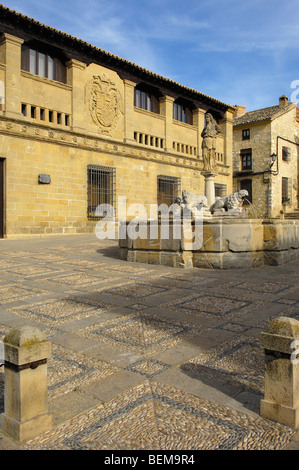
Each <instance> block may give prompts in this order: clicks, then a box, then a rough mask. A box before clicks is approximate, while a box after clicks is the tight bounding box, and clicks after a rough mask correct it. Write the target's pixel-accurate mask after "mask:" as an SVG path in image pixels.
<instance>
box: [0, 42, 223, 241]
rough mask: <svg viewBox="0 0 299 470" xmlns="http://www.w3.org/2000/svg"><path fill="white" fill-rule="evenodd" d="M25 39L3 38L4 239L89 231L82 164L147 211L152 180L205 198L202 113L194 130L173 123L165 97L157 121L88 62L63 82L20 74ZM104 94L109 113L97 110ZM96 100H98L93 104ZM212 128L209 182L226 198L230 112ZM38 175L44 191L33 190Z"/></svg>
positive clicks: (0, 142) (130, 88) (130, 85)
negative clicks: (172, 180) (46, 180)
mask: <svg viewBox="0 0 299 470" xmlns="http://www.w3.org/2000/svg"><path fill="white" fill-rule="evenodd" d="M22 42H23V41H22V40H21V39H18V38H15V37H14V36H12V35H10V34H4V35H3V36H2V38H1V40H0V81H1V82H2V83H4V84H5V92H6V95H5V97H4V98H5V99H4V101H3V104H2V105H1V108H0V149H1V153H0V158H1V159H4V160H5V201H4V203H5V227H6V236H7V237H12V236H15V235H20V234H39V235H41V234H50V233H51V234H54V233H76V232H86V231H92V230H94V228H95V225H96V222H97V220H94V219H89V218H88V216H87V165H89V164H94V165H100V166H108V167H111V168H115V175H116V176H115V199H116V204H115V209H116V213H117V199H118V197H126V199H127V204H132V203H140V204H143V205H145V207H146V208H147V209H148V207H149V205H150V204H156V203H157V176H158V175H163V176H175V177H178V178H180V184H181V189H182V190H184V189H188V190H189V191H191V192H193V193H202V194H203V193H204V178H203V176H202V175H201V171H202V169H203V159H202V157H201V142H202V139H201V132H202V129H203V127H204V125H205V124H204V118H205V112H206V111H207V106H206V107H203V108H198V109H195V110H194V111H193V124H192V125H189V124H184V123H181V122H178V121H174V120H173V101H174V98H173V97H170V96H163V97H161V99H160V113H159V114H157V113H154V112H150V111H146V110H141V109H138V108H135V107H134V87H135V86H136V83H134V82H131V81H130V80H127V79H122V78H121V77H120V76H119V75H118V73H116V72H115V71H113V70H110V69H107V68H104V67H102V66H100V65H96V64H94V63H91V64H89V65H87V64H84V63H81V62H79V61H78V60H74V59H72V60H70V61H69V62H68V63H67V64H66V65H67V70H66V73H67V82H66V83H60V82H57V81H54V80H48V79H46V78H43V77H39V76H37V75H34V74H31V73H29V72H27V71H24V70H21V66H20V64H21V46H22ZM105 93H106V95H107V96H108V95H109V97H110V98H111V100H110V101H109V100H108V102H112V103H113V106H112V107H111V108H109V106H108V104H106V105H105V106H103V103H100V100H101V99H102V97H103V96H104V97H105V96H106V95H105ZM97 100H99V101H97ZM223 113H224V114H223V119H222V120H221V122H220V123H219V125H220V127H221V130H222V134H221V136H220V138H219V139H218V143H217V152H218V153H219V155H222V157H221V161H218V174H217V177H216V178H215V182H216V183H220V184H225V185H226V186H227V192H228V193H231V192H232V177H231V175H232V168H231V165H232V162H231V155H232V110H230V111H227V112H226V113H225V112H223ZM39 174H47V175H50V178H51V183H50V184H39V182H38V177H39Z"/></svg>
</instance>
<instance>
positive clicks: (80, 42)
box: [0, 4, 235, 110]
mask: <svg viewBox="0 0 299 470" xmlns="http://www.w3.org/2000/svg"><path fill="white" fill-rule="evenodd" d="M0 14H6V15H9V17H10V18H11V19H15V20H16V21H18V20H20V21H23V22H27V23H30V24H31V25H32V26H35V27H37V28H39V29H40V30H41V31H42V30H44V31H48V32H50V33H53V34H54V35H58V36H60V37H63V38H65V39H67V40H70V41H72V42H73V43H74V44H77V45H81V46H83V47H86V48H87V49H89V50H90V51H96V52H100V53H102V54H103V56H106V57H110V58H111V59H114V60H116V61H117V62H120V63H122V64H124V65H127V66H129V67H131V68H132V70H133V69H135V70H137V71H140V72H143V73H145V74H146V75H147V76H149V77H152V78H155V79H158V80H161V81H163V82H164V83H165V85H167V84H169V85H172V84H173V85H175V86H176V87H179V88H180V89H182V90H184V91H186V92H187V93H191V94H193V95H195V96H197V97H198V99H200V98H201V99H203V100H206V101H209V102H211V103H214V104H215V105H216V106H217V105H219V106H221V107H222V108H226V109H230V110H233V109H234V108H235V107H234V106H232V105H230V104H227V103H224V102H222V101H219V100H217V99H216V98H213V97H211V96H209V95H206V94H204V93H201V92H199V91H197V90H195V89H193V88H190V87H187V86H185V85H181V84H180V83H177V82H175V81H173V80H171V79H169V78H165V77H163V76H162V75H159V74H156V73H154V72H151V71H150V70H147V69H145V68H143V67H141V66H139V65H136V64H135V63H133V62H131V61H128V60H126V59H123V58H121V57H118V56H116V55H114V54H111V53H110V52H107V51H105V50H103V49H101V48H99V47H97V46H94V45H93V44H90V43H88V42H86V41H83V40H81V39H78V38H77V37H75V36H72V35H70V34H67V33H65V32H62V31H59V30H57V29H55V28H53V27H51V26H48V25H45V24H43V23H40V22H39V21H37V20H35V19H34V18H30V17H28V16H25V15H23V14H22V13H18V12H16V11H14V10H11V9H9V8H7V7H5V6H3V5H2V4H0Z"/></svg>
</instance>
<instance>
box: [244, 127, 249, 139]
mask: <svg viewBox="0 0 299 470" xmlns="http://www.w3.org/2000/svg"><path fill="white" fill-rule="evenodd" d="M249 139H250V129H243V130H242V140H249Z"/></svg>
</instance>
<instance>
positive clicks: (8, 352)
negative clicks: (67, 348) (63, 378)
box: [0, 326, 52, 443]
mask: <svg viewBox="0 0 299 470" xmlns="http://www.w3.org/2000/svg"><path fill="white" fill-rule="evenodd" d="M4 351H5V365H4V367H5V369H4V370H5V376H4V377H5V383H4V413H2V414H1V415H0V425H1V428H2V430H3V432H4V433H5V434H7V435H9V436H10V437H12V438H13V439H15V440H17V441H19V442H20V443H22V442H26V441H28V440H29V439H31V438H33V437H35V436H37V435H38V434H40V433H42V432H44V431H47V430H48V429H50V428H51V426H52V414H51V413H49V412H48V398H47V392H48V388H47V359H48V358H49V357H50V356H51V343H50V342H49V341H47V340H46V339H45V337H44V335H43V333H42V332H41V331H40V330H38V329H37V328H33V327H28V326H25V327H22V328H19V329H16V330H13V331H12V332H11V333H9V334H8V335H7V336H6V337H5V338H4Z"/></svg>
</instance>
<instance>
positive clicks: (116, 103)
mask: <svg viewBox="0 0 299 470" xmlns="http://www.w3.org/2000/svg"><path fill="white" fill-rule="evenodd" d="M87 89H88V100H89V111H90V114H91V117H92V119H93V121H94V123H95V124H96V125H97V126H98V127H99V128H100V131H101V133H104V134H110V133H111V131H112V130H113V129H114V128H115V126H116V124H117V121H118V119H119V115H120V113H122V112H123V100H122V97H121V95H120V92H119V90H118V89H117V87H116V85H115V83H114V82H112V81H111V79H110V78H109V77H108V76H107V75H105V74H102V75H94V76H93V78H92V79H91V80H90V81H89V83H88V85H87Z"/></svg>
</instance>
